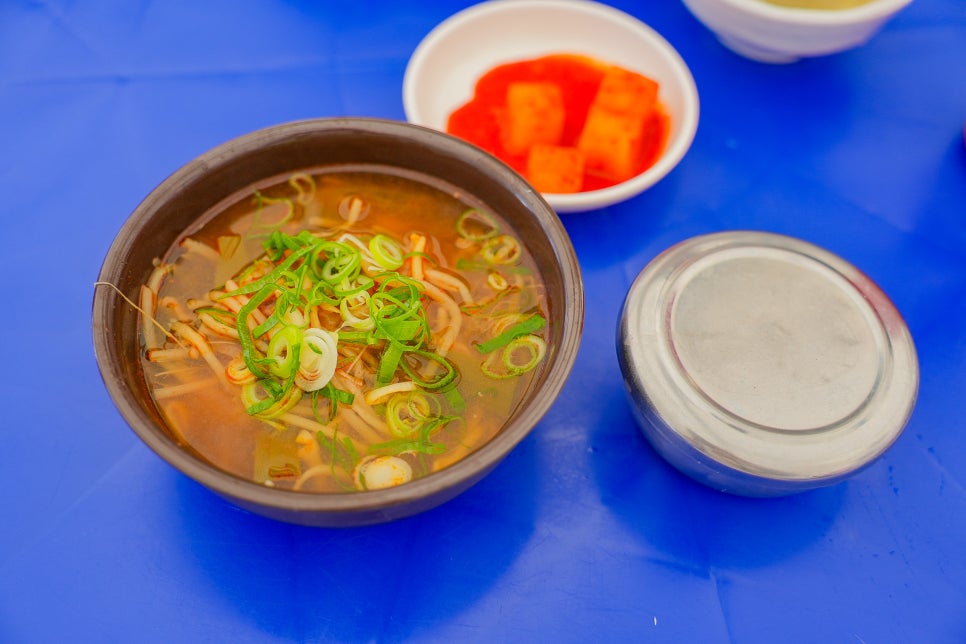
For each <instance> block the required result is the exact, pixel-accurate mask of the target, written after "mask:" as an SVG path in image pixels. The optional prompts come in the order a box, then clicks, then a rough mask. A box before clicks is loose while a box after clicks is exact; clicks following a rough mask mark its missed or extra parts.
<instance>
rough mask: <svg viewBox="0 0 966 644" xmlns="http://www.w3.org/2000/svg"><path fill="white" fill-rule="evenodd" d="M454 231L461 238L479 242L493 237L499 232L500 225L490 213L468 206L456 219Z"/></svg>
mask: <svg viewBox="0 0 966 644" xmlns="http://www.w3.org/2000/svg"><path fill="white" fill-rule="evenodd" d="M456 232H457V233H459V236H460V237H462V238H463V239H468V240H470V241H475V242H479V241H483V240H485V239H490V238H491V237H495V236H496V235H497V234H498V233H499V232H500V225H499V224H498V223H497V222H496V219H494V218H493V217H492V216H491V215H489V214H487V213H485V212H483V211H481V210H477V209H475V208H470V209H469V210H467V211H465V212H464V213H463V214H462V215H460V216H459V219H457V220H456Z"/></svg>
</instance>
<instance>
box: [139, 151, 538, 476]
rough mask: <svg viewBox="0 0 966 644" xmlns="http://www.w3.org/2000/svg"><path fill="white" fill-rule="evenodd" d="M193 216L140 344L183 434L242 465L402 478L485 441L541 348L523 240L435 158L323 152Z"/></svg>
mask: <svg viewBox="0 0 966 644" xmlns="http://www.w3.org/2000/svg"><path fill="white" fill-rule="evenodd" d="M199 221H200V223H199V225H198V226H196V228H194V229H192V230H190V231H188V233H186V236H185V237H183V238H182V239H181V241H180V242H179V243H178V244H177V245H176V246H175V247H173V248H172V249H171V250H170V251H169V252H168V254H167V256H165V257H163V258H160V259H159V260H158V261H157V264H156V269H155V271H154V272H153V274H152V275H151V277H150V279H149V280H148V282H147V283H146V284H145V285H144V286H143V287H142V290H141V301H140V309H141V319H142V325H141V334H142V339H143V343H144V348H145V351H144V358H143V361H142V363H143V370H144V374H145V379H146V382H147V385H148V388H149V389H150V391H151V393H152V396H153V398H154V400H155V402H156V404H157V406H158V408H159V410H160V411H161V413H162V415H163V416H164V417H165V419H166V421H167V424H168V426H169V427H170V429H171V432H172V434H173V435H174V436H175V438H176V439H177V440H178V441H179V442H180V443H181V444H182V445H183V446H184V447H185V448H187V449H190V450H193V451H194V452H196V453H197V454H198V455H200V456H202V457H203V458H204V459H206V460H208V461H209V462H210V463H212V464H213V465H215V466H217V467H219V468H221V469H223V470H225V471H227V472H229V473H231V474H234V475H236V476H239V477H242V478H247V479H251V480H254V481H256V482H258V483H262V484H264V485H267V486H272V487H279V488H286V489H293V490H301V491H307V492H329V493H334V492H344V491H351V490H370V489H378V488H384V487H389V486H393V485H399V484H402V483H406V482H408V481H410V480H412V479H414V478H417V477H421V476H425V475H427V474H430V473H432V472H436V471H439V470H441V469H443V468H445V467H447V466H449V465H451V464H453V463H455V462H457V461H459V460H460V459H461V458H463V457H465V456H466V455H467V454H469V453H471V452H473V451H474V450H476V449H478V448H479V447H481V446H482V445H484V444H486V442H487V441H488V440H489V439H490V438H492V437H493V436H494V435H495V434H496V433H497V432H499V430H500V429H501V427H502V426H503V425H504V424H505V422H506V421H507V419H508V418H509V417H510V416H511V415H512V414H513V411H514V409H515V407H516V405H517V404H519V403H520V402H521V401H522V399H523V396H524V394H525V392H526V390H527V388H528V386H529V384H530V382H531V381H532V379H533V378H534V376H535V374H537V373H538V372H539V370H540V368H541V366H542V365H543V363H544V357H545V355H546V352H547V350H548V347H547V343H546V337H547V333H546V331H547V327H548V326H549V324H550V322H549V320H550V317H549V312H548V311H547V303H546V299H545V296H544V289H543V282H542V279H541V276H540V274H539V271H538V269H537V266H536V265H535V263H534V261H533V258H532V257H531V256H530V254H529V253H528V251H527V249H526V247H525V245H524V244H523V243H521V242H522V240H521V239H520V237H519V236H518V235H517V234H516V233H515V232H514V231H513V230H512V229H511V228H510V227H509V226H508V225H507V224H506V222H505V221H503V220H502V219H501V218H500V217H499V216H498V214H497V213H494V212H492V211H490V210H488V209H487V208H486V207H485V206H484V205H483V204H482V203H479V202H476V201H475V200H474V199H472V198H470V197H467V196H466V195H462V194H459V193H458V192H457V191H456V190H455V189H451V188H449V187H447V186H446V185H444V184H441V183H439V182H434V180H431V179H429V178H428V177H423V176H422V175H419V174H417V173H408V172H400V171H399V170H395V169H388V168H384V167H381V166H371V165H360V166H351V167H344V168H340V169H331V168H315V169H310V170H308V171H305V172H299V173H295V174H292V175H287V176H284V177H275V178H272V179H269V180H267V181H265V182H262V183H260V184H259V185H256V186H253V187H252V188H251V189H250V190H246V191H244V192H243V193H241V194H237V195H234V196H233V197H231V198H229V199H227V200H226V201H225V202H223V203H222V204H220V205H219V206H216V207H215V208H213V209H212V210H211V211H210V212H209V213H206V214H205V215H204V216H203V217H202V218H201V219H200V220H199Z"/></svg>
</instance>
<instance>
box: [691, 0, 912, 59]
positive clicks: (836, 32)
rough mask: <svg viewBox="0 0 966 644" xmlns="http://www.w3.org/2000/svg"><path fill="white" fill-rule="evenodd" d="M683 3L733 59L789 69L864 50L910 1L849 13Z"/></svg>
mask: <svg viewBox="0 0 966 644" xmlns="http://www.w3.org/2000/svg"><path fill="white" fill-rule="evenodd" d="M683 2H684V5H685V6H686V7H687V8H688V10H689V11H690V12H691V13H692V14H693V15H694V17H695V18H697V19H698V20H699V21H700V22H702V23H704V25H705V26H706V27H708V29H710V30H711V31H713V32H714V33H715V35H716V36H717V37H718V40H720V41H721V43H722V44H723V45H724V46H725V47H727V48H729V49H731V50H732V51H734V52H735V53H737V54H740V55H742V56H744V57H746V58H750V59H752V60H757V61H760V62H765V63H791V62H795V61H797V60H800V59H802V58H809V57H814V56H824V55H827V54H834V53H837V52H840V51H845V50H848V49H853V48H855V47H858V46H860V45H863V44H865V43H866V42H867V41H868V40H869V39H870V38H871V37H872V36H874V35H875V34H876V33H877V32H878V31H879V30H880V29H881V28H882V26H883V25H884V24H885V23H886V22H887V21H888V20H889V19H890V18H892V16H894V15H895V14H896V13H897V12H898V11H899V10H900V9H902V8H904V7H905V6H906V5H907V4H909V3H910V2H912V0H872V1H871V2H869V3H867V4H863V5H859V6H858V7H853V8H851V9H796V8H791V7H784V6H778V5H774V4H768V3H767V2H764V1H763V0H683Z"/></svg>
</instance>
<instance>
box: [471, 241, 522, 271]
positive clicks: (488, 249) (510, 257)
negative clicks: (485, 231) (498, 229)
mask: <svg viewBox="0 0 966 644" xmlns="http://www.w3.org/2000/svg"><path fill="white" fill-rule="evenodd" d="M522 253H523V249H522V248H521V247H520V242H519V241H517V238H516V237H513V236H512V235H498V236H497V237H492V238H490V239H487V240H486V243H485V244H483V248H482V249H481V250H480V254H481V255H482V256H483V259H485V260H486V261H487V262H489V263H491V264H515V263H516V262H518V261H519V260H520V256H521V254H522Z"/></svg>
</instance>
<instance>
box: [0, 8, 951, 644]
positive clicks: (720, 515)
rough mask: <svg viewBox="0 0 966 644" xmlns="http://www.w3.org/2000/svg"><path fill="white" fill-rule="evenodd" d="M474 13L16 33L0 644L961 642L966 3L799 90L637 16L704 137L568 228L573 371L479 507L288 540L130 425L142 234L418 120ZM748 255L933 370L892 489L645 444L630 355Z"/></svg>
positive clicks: (913, 24)
mask: <svg viewBox="0 0 966 644" xmlns="http://www.w3.org/2000/svg"><path fill="white" fill-rule="evenodd" d="M468 4H469V3H468V2H462V1H459V0H449V1H446V2H433V3H398V2H367V3H334V2H333V3H322V2H301V1H297V0H274V1H270V0H261V1H259V0H241V1H237V2H236V1H228V0H212V1H210V2H188V1H185V0H172V1H168V2H150V1H149V0H140V1H134V2H117V1H115V2H110V1H108V2H104V1H93V2H72V1H70V0H34V1H29V0H7V1H5V2H3V3H2V4H0V140H2V145H3V155H2V159H0V186H2V191H0V212H2V221H3V224H4V234H3V250H2V252H0V266H2V271H0V274H2V275H3V279H2V282H0V292H2V299H3V302H4V305H5V306H4V309H5V310H4V313H3V315H2V316H0V320H2V329H3V338H4V339H5V344H4V348H3V353H2V356H3V358H2V362H0V364H2V368H0V378H2V383H0V384H2V387H0V391H2V401H3V402H2V404H3V420H2V421H0V427H2V430H0V432H2V437H3V440H2V445H3V454H4V457H3V459H2V466H0V484H2V487H3V492H2V497H0V498H2V501H0V503H2V510H3V512H2V516H3V520H2V522H0V642H12V643H19V642H65V641H90V642H190V641H223V642H292V641H294V642H316V641H335V642H355V641H408V642H437V641H442V642H449V641H460V642H463V641H466V642H475V641H479V642H494V641H514V642H531V641H555V642H556V641H560V642H588V641H634V642H641V641H653V642H708V643H717V642H741V643H745V642H843V643H849V642H868V643H873V642H876V643H882V642H950V643H952V642H963V641H966V489H964V486H966V421H964V419H963V412H964V410H966V404H964V402H963V398H964V393H966V252H964V247H966V150H964V143H963V126H964V121H966V3H964V2H963V0H917V1H916V2H913V4H912V5H911V6H909V7H908V8H907V9H906V10H904V11H903V12H902V13H901V14H899V15H898V16H897V17H896V18H895V20H893V21H892V22H891V23H889V24H888V26H887V27H886V28H885V29H884V30H883V31H882V32H881V33H880V34H878V35H877V36H876V37H875V38H874V39H873V40H872V41H871V42H869V43H868V44H867V45H866V46H864V47H861V48H859V49H856V50H854V51H850V52H847V53H842V54H838V55H834V56H827V57H823V58H818V59H813V60H807V61H803V62H800V63H797V64H793V65H779V66H773V65H766V64H760V63H755V62H752V61H749V60H745V59H743V58H740V57H738V56H736V55H734V54H733V53H731V52H730V51H728V50H726V49H725V48H723V47H722V46H721V45H720V44H719V43H718V42H717V41H716V40H715V38H714V36H713V35H712V34H711V33H710V32H709V31H708V30H707V29H705V28H704V27H703V26H702V25H700V24H699V23H698V22H697V21H696V20H695V19H694V18H693V17H692V16H691V15H690V14H689V13H688V12H687V11H686V9H685V8H684V7H683V5H681V4H680V3H679V2H674V1H671V0H667V1H663V2H640V3H638V2H629V1H620V2H614V3H613V4H614V5H615V6H617V7H618V8H621V9H623V10H625V11H627V12H628V13H630V14H632V15H634V16H636V17H638V18H640V19H641V20H643V21H644V22H645V23H647V24H649V25H651V26H652V27H654V28H655V29H657V30H658V31H659V32H660V33H662V34H663V35H664V36H665V37H666V38H667V39H668V40H669V41H670V42H671V43H672V44H673V45H674V46H675V47H676V48H677V49H678V51H679V52H680V53H681V55H682V56H683V57H684V59H685V60H686V61H687V63H688V64H689V66H690V67H691V70H692V72H693V74H694V77H695V80H696V82H697V86H698V90H699V93H700V95H701V103H702V111H701V122H700V125H699V129H698V133H697V136H696V138H695V141H694V144H693V146H692V148H691V150H690V152H689V153H688V154H687V156H686V157H685V158H684V160H683V161H682V163H681V164H680V165H679V166H678V167H677V168H676V169H675V170H674V171H673V172H672V173H671V174H670V175H669V176H668V177H667V178H665V179H664V180H663V181H662V182H660V183H659V184H658V185H656V186H655V187H654V188H652V189H651V190H649V191H648V192H646V193H645V194H643V195H641V196H639V197H636V198H634V199H631V200H630V201H627V202H626V203H623V204H620V205H617V206H612V207H609V208H606V209H603V210H599V211H595V212H590V213H583V214H566V215H561V218H562V220H563V222H564V224H565V226H566V228H567V231H568V232H569V234H570V235H571V237H572V239H573V243H574V246H575V248H576V251H577V255H578V258H579V260H580V263H581V267H582V270H583V276H584V280H585V288H586V294H587V304H588V306H587V313H586V319H585V331H584V336H583V343H582V346H581V349H580V353H579V355H578V359H577V363H576V366H575V368H574V370H573V373H572V376H571V377H570V379H569V381H568V383H567V385H566V387H565V389H564V392H563V395H562V396H561V397H560V398H559V399H558V400H557V401H556V403H555V404H554V406H553V407H552V408H551V410H550V412H549V413H548V414H547V416H546V417H545V418H544V419H543V421H542V422H541V423H540V424H539V425H538V426H537V427H536V428H535V429H534V431H533V432H532V434H531V435H530V436H529V437H528V438H527V439H526V440H525V441H524V442H523V443H521V444H520V445H519V447H518V448H517V449H516V450H515V451H514V452H513V453H512V454H511V455H510V456H509V457H508V458H507V459H506V460H505V461H504V462H503V463H502V464H501V465H500V466H499V467H498V468H497V469H496V470H495V471H494V472H493V473H492V474H491V475H489V476H488V477H487V478H485V479H484V480H483V481H482V482H480V483H479V484H477V485H476V486H474V487H473V488H471V489H470V490H469V491H468V492H466V493H465V494H463V495H461V496H459V497H457V498H456V499H454V500H452V501H450V502H448V503H446V504H444V505H442V506H440V507H438V508H436V509H434V510H432V511H429V512H426V513H424V514H421V515H418V516H415V517H411V518H408V519H403V520H400V521H397V522H394V523H389V524H383V525H377V526H371V527H364V528H354V529H343V530H335V529H313V528H304V527H297V526H292V525H288V524H283V523H277V522H274V521H271V520H268V519H264V518H261V517H258V516H255V515H252V514H249V513H246V512H244V511H242V510H239V509H236V508H234V507H233V506H231V505H228V504H227V503H225V502H224V501H222V500H221V499H220V498H219V497H216V496H215V495H213V494H212V493H210V492H209V491H207V490H206V489H204V488H202V487H200V486H199V485H197V484H195V483H194V482H192V481H191V480H189V479H187V478H186V477H184V476H183V475H181V474H179V473H178V472H176V471H175V470H174V469H173V468H171V467H169V466H168V465H167V464H166V463H164V462H163V461H161V459H159V458H158V457H157V456H156V455H155V454H154V453H153V452H151V451H150V450H149V449H148V448H147V447H145V446H144V445H143V444H142V443H141V442H140V441H139V440H138V439H137V437H136V436H135V435H134V434H133V432H131V431H130V430H129V429H128V428H127V426H126V425H125V424H124V422H123V421H122V419H121V418H120V416H119V414H118V413H117V411H116V410H115V408H114V406H113V405H112V403H111V401H110V399H109V397H108V395H107V393H106V391H105V389H104V387H103V384H102V382H101V381H100V376H99V373H98V370H97V367H96V364H95V361H94V355H93V349H92V342H91V327H90V311H91V308H90V303H91V298H92V294H93V291H94V281H95V280H96V278H97V273H98V270H99V268H100V264H101V262H102V260H103V258H104V255H105V253H106V252H107V249H108V247H109V245H110V243H111V240H112V238H113V236H114V235H115V233H116V232H117V231H118V229H119V228H120V227H121V225H122V223H123V222H124V220H125V219H126V217H127V216H128V214H129V213H130V212H131V211H132V210H133V209H134V208H135V206H136V205H137V204H138V202H139V201H140V200H141V199H142V198H143V197H144V196H145V195H146V194H147V193H148V192H150V190H151V189H152V188H154V187H155V186H156V185H157V184H158V183H159V182H160V181H162V180H163V179H164V178H165V177H166V176H167V175H169V174H170V173H171V172H173V171H174V170H175V169H177V168H178V167H179V166H181V165H182V164H184V163H186V162H187V161H189V160H190V159H192V158H193V157H195V156H196V155H198V154H200V153H202V152H204V151H205V150H207V149H209V148H211V147H213V146H215V145H217V144H219V143H222V142H224V141H226V140H228V139H230V138H233V137H235V136H238V135H241V134H244V133H247V132H250V131H252V130H255V129H258V128H261V127H265V126H269V125H274V124H277V123H282V122H286V121H291V120H295V119H301V118H308V117H318V116H341V115H358V116H375V117H383V118H391V119H403V118H404V114H403V109H402V101H401V84H402V78H403V72H404V70H405V66H406V63H407V59H408V57H409V55H410V54H411V53H412V51H413V49H414V48H415V47H416V45H417V44H418V43H419V41H420V39H421V38H422V37H423V36H425V35H426V34H427V33H428V32H429V31H430V29H432V27H433V26H434V25H436V24H437V23H439V22H440V21H441V20H443V19H445V18H446V17H448V16H449V15H451V14H452V13H454V12H456V11H458V10H459V9H462V8H464V7H465V6H467V5H468ZM749 228H750V229H760V230H768V231H772V232H778V233H784V234H788V235H793V236H796V237H800V238H803V239H806V240H808V241H810V242H813V243H816V244H818V245H820V246H823V247H825V248H827V249H829V250H831V251H833V252H835V253H837V254H839V255H841V256H842V257H844V258H845V259H847V260H848V261H850V262H852V263H853V264H855V265H856V266H858V267H859V268H860V269H862V270H863V271H865V272H866V273H867V274H869V276H870V277H871V278H872V279H873V280H875V281H876V282H877V283H878V284H879V285H880V286H881V287H882V288H883V290H885V292H886V293H887V294H888V295H889V296H890V297H891V298H892V300H893V301H894V303H895V304H896V306H897V307H898V309H899V310H900V311H901V312H902V314H903V316H904V317H905V319H906V321H907V323H908V325H909V328H910V330H911V332H912V335H913V338H914V339H915V342H916V345H917V348H918V352H919V360H920V364H921V370H922V372H921V375H922V379H921V387H920V393H919V400H918V405H917V407H916V409H915V411H914V413H913V415H912V418H911V420H910V422H909V424H908V426H907V428H906V431H905V432H904V433H903V434H902V436H901V437H900V438H899V440H898V441H897V442H896V443H895V444H894V445H893V446H892V448H891V449H890V450H889V451H888V452H887V453H886V454H885V455H884V456H883V457H882V458H881V459H879V460H878V461H876V462H875V463H874V464H873V465H872V466H871V467H869V468H868V469H866V470H864V471H862V472H861V473H859V474H857V475H856V476H854V477H853V478H851V479H849V480H848V481H846V482H844V483H841V484H839V485H835V486H832V487H828V488H825V489H821V490H817V491H813V492H809V493H804V494H800V495H796V496H791V497H784V498H779V499H748V498H741V497H736V496H730V495H727V494H722V493H718V492H715V491H713V490H711V489H709V488H705V487H703V486H701V485H699V484H697V483H695V482H693V481H691V480H690V479H688V478H686V477H684V476H682V475H681V474H679V473H678V472H677V471H676V470H674V469H673V468H671V467H670V466H668V465H667V464H666V463H665V462H664V461H663V460H662V459H661V458H660V457H659V456H658V455H657V454H656V453H655V452H654V451H653V450H652V449H651V448H650V446H649V445H648V444H647V442H646V441H645V440H644V438H643V437H642V436H641V434H640V432H639V430H638V428H637V426H636V425H635V423H634V420H633V417H632V415H631V412H630V410H629V408H628V405H627V403H626V401H625V399H624V393H623V390H622V384H621V376H620V373H619V370H618V365H617V357H616V350H615V330H616V325H617V318H618V315H619V312H620V307H621V304H622V302H623V298H624V295H625V294H626V291H627V288H628V287H629V285H630V283H631V281H632V280H633V278H634V277H635V276H636V275H637V273H638V272H639V271H640V270H641V269H642V268H643V267H644V265H645V264H647V262H648V261H649V260H650V259H652V258H653V257H654V256H655V255H656V254H658V253H659V252H660V251H662V250H663V249H665V248H667V247H668V246H670V245H671V244H673V243H675V242H677V241H680V240H682V239H685V238H688V237H691V236H693V235H696V234H701V233H707V232H713V231H719V230H729V229H749Z"/></svg>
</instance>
